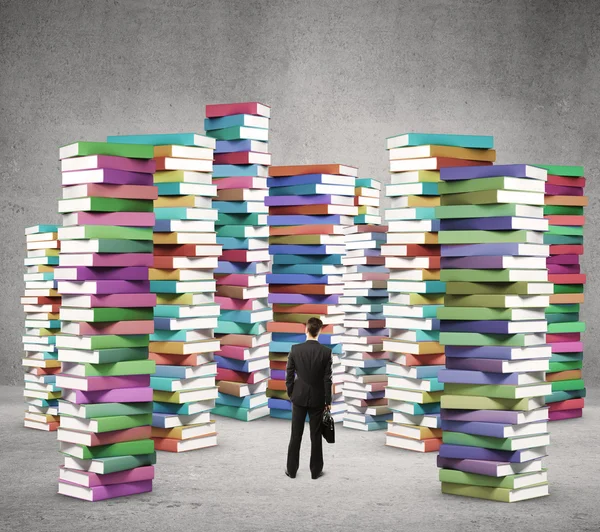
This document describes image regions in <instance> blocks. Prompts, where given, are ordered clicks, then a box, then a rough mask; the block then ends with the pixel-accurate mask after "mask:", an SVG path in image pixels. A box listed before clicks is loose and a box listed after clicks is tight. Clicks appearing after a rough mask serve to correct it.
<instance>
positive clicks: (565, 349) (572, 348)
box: [552, 342, 583, 353]
mask: <svg viewBox="0 0 600 532" xmlns="http://www.w3.org/2000/svg"><path fill="white" fill-rule="evenodd" d="M582 351H583V342H557V343H554V344H552V352H553V353H581V352H582Z"/></svg>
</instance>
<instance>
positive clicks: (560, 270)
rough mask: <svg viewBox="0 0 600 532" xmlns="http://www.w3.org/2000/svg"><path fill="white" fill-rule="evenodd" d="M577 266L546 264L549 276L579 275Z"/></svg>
mask: <svg viewBox="0 0 600 532" xmlns="http://www.w3.org/2000/svg"><path fill="white" fill-rule="evenodd" d="M580 272H581V266H579V264H548V273H550V274H572V273H580Z"/></svg>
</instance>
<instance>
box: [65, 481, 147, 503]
mask: <svg viewBox="0 0 600 532" xmlns="http://www.w3.org/2000/svg"><path fill="white" fill-rule="evenodd" d="M69 486H77V488H79V489H81V486H78V485H77V484H73V483H72V482H67V481H66V480H61V481H59V483H58V493H62V494H63V495H70V496H71V497H76V498H79V499H84V500H89V501H104V500H106V499H114V498H115V497H125V496H127V495H136V494H138V493H147V492H149V491H152V481H151V480H140V481H139V482H122V483H121V484H110V485H108V486H94V487H91V488H83V489H84V490H85V492H86V494H85V495H84V494H83V493H82V494H80V495H78V494H77V493H71V492H70V491H69Z"/></svg>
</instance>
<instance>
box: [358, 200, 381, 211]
mask: <svg viewBox="0 0 600 532" xmlns="http://www.w3.org/2000/svg"><path fill="white" fill-rule="evenodd" d="M356 203H357V205H360V206H361V207H362V206H367V207H373V208H377V209H379V198H369V197H365V196H357V197H356ZM367 214H375V211H372V210H367Z"/></svg>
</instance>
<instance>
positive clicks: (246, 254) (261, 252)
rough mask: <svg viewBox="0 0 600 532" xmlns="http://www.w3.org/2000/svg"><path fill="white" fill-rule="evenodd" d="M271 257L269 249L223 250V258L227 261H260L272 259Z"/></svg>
mask: <svg viewBox="0 0 600 532" xmlns="http://www.w3.org/2000/svg"><path fill="white" fill-rule="evenodd" d="M263 257H266V258H263ZM270 257H271V256H270V255H269V250H268V249H258V250H246V249H226V250H223V254H222V255H221V260H222V261H226V262H258V261H265V260H270Z"/></svg>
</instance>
